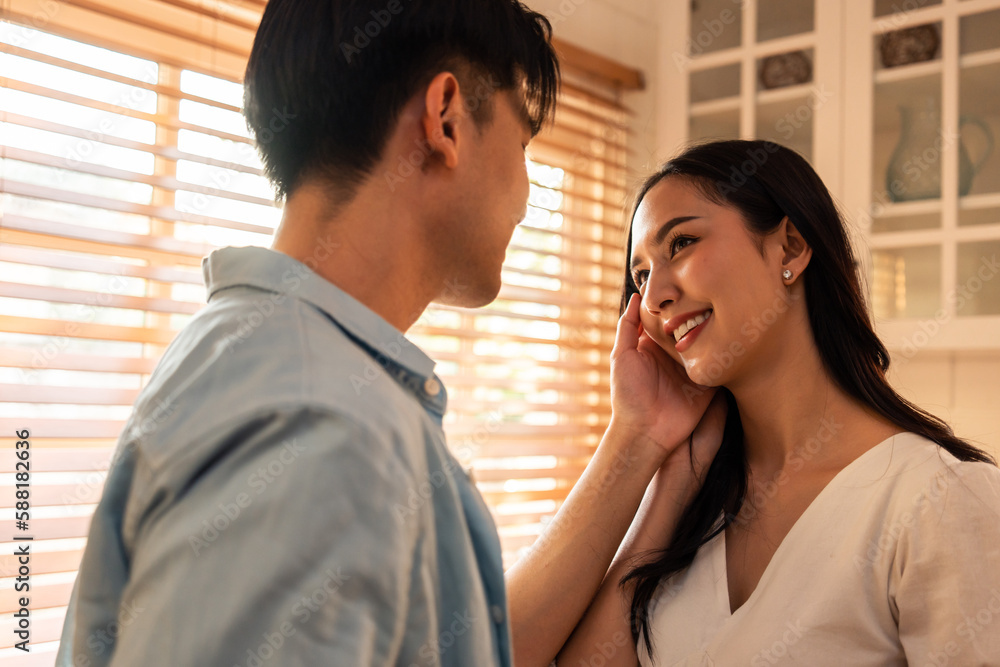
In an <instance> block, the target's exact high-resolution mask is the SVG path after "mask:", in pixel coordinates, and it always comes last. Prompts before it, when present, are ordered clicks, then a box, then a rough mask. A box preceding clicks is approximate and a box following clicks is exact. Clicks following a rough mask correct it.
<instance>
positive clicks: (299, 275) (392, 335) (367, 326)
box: [202, 247, 444, 407]
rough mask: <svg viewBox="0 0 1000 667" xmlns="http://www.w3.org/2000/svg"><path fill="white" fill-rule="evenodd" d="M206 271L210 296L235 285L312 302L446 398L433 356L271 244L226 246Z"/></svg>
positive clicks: (383, 358) (430, 392) (422, 386)
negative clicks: (266, 245)
mask: <svg viewBox="0 0 1000 667" xmlns="http://www.w3.org/2000/svg"><path fill="white" fill-rule="evenodd" d="M202 272H203V273H204V276H205V287H206V289H207V290H208V300H209V301H211V300H212V297H214V296H215V295H216V294H218V293H219V292H221V291H222V290H225V289H228V288H230V287H254V288H257V289H262V290H268V291H271V292H277V293H279V294H285V295H288V296H290V297H292V298H296V299H300V300H302V301H306V302H308V303H310V304H312V305H313V306H315V307H316V308H318V309H319V310H321V311H322V312H324V313H325V314H326V315H327V316H328V317H329V318H330V319H331V320H333V321H334V322H336V323H337V325H339V326H340V327H341V328H343V329H344V330H345V331H346V332H347V333H348V335H350V336H351V337H352V338H354V339H356V340H357V341H358V342H360V343H362V344H363V345H365V346H367V347H368V348H370V349H371V350H372V352H374V353H375V354H374V356H376V358H377V360H378V361H379V363H381V364H382V365H383V366H386V365H389V364H391V365H394V366H400V367H402V368H404V369H405V370H407V371H409V372H410V373H412V374H414V375H418V376H419V377H420V378H421V381H420V382H419V383H416V384H417V385H419V387H416V386H414V387H412V388H414V389H419V390H420V391H418V393H423V394H425V395H427V396H428V397H429V398H431V399H432V400H433V399H438V400H439V401H443V399H444V396H443V395H444V389H443V386H442V385H441V383H440V381H439V380H438V379H437V378H436V377H435V376H434V365H435V363H434V360H433V359H431V358H430V357H428V356H427V355H426V354H425V353H424V352H423V350H421V349H420V348H419V347H417V346H416V344H414V343H413V342H412V341H410V340H409V339H408V338H406V335H405V334H404V333H403V332H401V331H400V330H399V329H397V328H396V327H394V326H393V325H391V324H389V322H387V321H386V320H385V319H384V318H383V317H382V316H380V315H378V314H377V313H375V311H373V310H371V309H370V308H368V307H367V306H366V305H364V304H363V303H361V302H360V301H358V300H357V299H355V298H354V297H352V296H351V295H350V294H348V293H347V292H345V291H344V290H342V289H341V288H339V287H337V286H336V285H334V284H333V283H331V282H330V281H328V280H326V279H325V278H323V277H321V276H319V275H318V274H317V273H315V272H314V271H312V270H311V269H310V268H309V267H308V266H306V265H305V264H303V263H302V262H300V261H298V260H296V259H293V258H292V257H289V256H288V255H285V254H284V253H281V252H277V251H275V250H270V249H268V248H260V247H245V248H221V249H219V250H215V251H214V252H212V254H210V255H209V256H208V257H205V258H204V259H203V260H202ZM407 384H411V385H412V384H414V383H412V382H410V383H407ZM435 402H437V401H435ZM441 407H443V406H441Z"/></svg>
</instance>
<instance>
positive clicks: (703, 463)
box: [691, 391, 729, 477]
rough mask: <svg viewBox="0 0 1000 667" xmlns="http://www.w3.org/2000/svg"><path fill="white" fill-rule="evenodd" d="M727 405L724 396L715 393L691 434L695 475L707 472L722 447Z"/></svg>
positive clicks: (727, 412)
mask: <svg viewBox="0 0 1000 667" xmlns="http://www.w3.org/2000/svg"><path fill="white" fill-rule="evenodd" d="M728 414H729V405H728V403H727V402H726V397H725V394H723V392H721V391H715V392H714V395H713V396H712V400H711V402H710V403H709V404H708V408H707V409H706V410H705V414H703V415H702V417H701V421H699V422H698V426H696V427H695V429H694V432H693V433H692V434H691V457H692V459H693V461H694V465H695V473H696V474H697V475H698V476H699V477H701V475H702V474H703V473H704V472H705V471H706V470H708V466H709V464H711V462H712V460H713V459H714V458H715V455H716V454H717V453H718V451H719V447H720V446H721V445H722V434H723V432H724V431H725V429H726V417H727V416H728Z"/></svg>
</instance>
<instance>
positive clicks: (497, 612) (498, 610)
mask: <svg viewBox="0 0 1000 667" xmlns="http://www.w3.org/2000/svg"><path fill="white" fill-rule="evenodd" d="M490 615H491V616H492V617H493V622H494V623H496V624H497V625H499V624H500V623H503V619H504V613H503V607H501V606H500V605H498V604H491V605H490Z"/></svg>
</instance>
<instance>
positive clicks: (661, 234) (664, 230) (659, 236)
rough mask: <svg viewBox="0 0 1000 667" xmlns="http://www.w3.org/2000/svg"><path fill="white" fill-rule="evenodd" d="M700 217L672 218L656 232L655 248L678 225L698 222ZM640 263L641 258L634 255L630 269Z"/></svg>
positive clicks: (654, 238)
mask: <svg viewBox="0 0 1000 667" xmlns="http://www.w3.org/2000/svg"><path fill="white" fill-rule="evenodd" d="M700 217H701V216H700V215H686V216H681V217H678V218H672V219H670V220H668V221H666V222H665V223H663V226H662V227H660V228H659V229H658V230H657V231H656V236H654V237H653V246H654V247H655V246H658V245H660V244H661V243H663V239H665V238H667V234H669V233H670V230H671V229H673V228H674V227H676V226H677V225H679V224H681V223H684V222H690V221H691V220H697V219H699V218H700ZM640 261H641V260H640V259H639V258H637V257H636V256H635V255H633V256H632V263H631V266H630V267H629V268H632V269H634V268H635V267H636V265H638V264H639V263H640Z"/></svg>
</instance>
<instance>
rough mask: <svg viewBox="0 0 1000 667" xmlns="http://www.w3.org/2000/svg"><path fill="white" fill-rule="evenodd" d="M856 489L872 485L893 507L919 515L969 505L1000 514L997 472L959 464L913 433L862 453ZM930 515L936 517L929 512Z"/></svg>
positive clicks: (999, 472) (982, 464) (990, 467)
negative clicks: (913, 508) (914, 509)
mask: <svg viewBox="0 0 1000 667" xmlns="http://www.w3.org/2000/svg"><path fill="white" fill-rule="evenodd" d="M865 456H866V457H867V458H868V460H867V461H866V462H865V463H866V465H864V466H863V467H862V470H861V471H860V473H859V475H858V479H857V484H858V485H864V486H867V485H868V484H875V485H878V486H880V487H881V488H882V489H883V492H884V493H885V494H886V495H887V496H889V499H891V500H892V501H895V502H892V504H893V505H896V506H897V508H898V509H901V510H906V509H908V507H911V506H916V507H918V508H920V509H921V512H923V510H926V509H930V508H931V507H936V508H937V509H938V510H939V512H945V511H947V512H948V513H951V512H954V511H965V510H968V509H972V508H974V507H981V508H988V509H989V510H991V511H992V512H993V513H1000V468H998V467H997V466H995V465H993V464H991V463H986V462H981V461H964V460H961V459H959V458H958V457H956V456H955V455H954V454H952V453H951V452H949V451H948V450H947V449H945V448H944V447H942V446H941V445H939V444H938V443H936V442H934V441H933V440H931V439H929V438H927V437H924V436H922V435H920V434H917V433H913V432H909V431H907V432H903V433H898V434H896V435H895V436H893V437H891V438H889V439H888V440H886V441H884V442H882V443H880V444H879V445H877V446H876V447H874V448H873V449H871V450H869V451H868V452H867V453H866V455H865ZM931 514H938V512H932V513H931Z"/></svg>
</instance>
